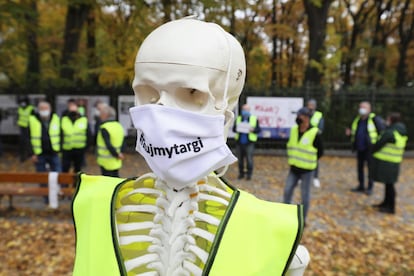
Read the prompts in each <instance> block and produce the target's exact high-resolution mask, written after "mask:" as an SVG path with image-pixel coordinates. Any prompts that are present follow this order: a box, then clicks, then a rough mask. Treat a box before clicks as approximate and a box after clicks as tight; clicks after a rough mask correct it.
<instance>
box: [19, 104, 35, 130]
mask: <svg viewBox="0 0 414 276" xmlns="http://www.w3.org/2000/svg"><path fill="white" fill-rule="evenodd" d="M32 111H33V106H32V105H28V106H26V107H21V106H19V108H18V109H17V116H18V119H17V125H18V126H20V127H28V126H29V117H30V115H31V114H32Z"/></svg>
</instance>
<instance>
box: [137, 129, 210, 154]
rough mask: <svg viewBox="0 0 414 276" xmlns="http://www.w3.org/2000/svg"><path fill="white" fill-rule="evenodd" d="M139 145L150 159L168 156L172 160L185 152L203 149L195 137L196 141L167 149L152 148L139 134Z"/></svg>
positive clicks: (198, 139)
mask: <svg viewBox="0 0 414 276" xmlns="http://www.w3.org/2000/svg"><path fill="white" fill-rule="evenodd" d="M139 143H140V144H141V146H142V148H143V149H144V150H145V151H146V152H147V153H148V154H149V155H150V156H151V157H153V156H168V158H172V156H173V155H178V154H182V153H187V152H199V151H200V150H201V149H202V148H203V147H204V145H203V142H202V141H201V138H200V137H197V140H194V141H191V142H188V143H183V144H179V145H177V144H174V145H173V146H167V147H154V146H153V145H152V144H148V143H147V142H146V141H145V136H144V133H141V136H140V137H139Z"/></svg>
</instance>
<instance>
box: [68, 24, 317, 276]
mask: <svg viewBox="0 0 414 276" xmlns="http://www.w3.org/2000/svg"><path fill="white" fill-rule="evenodd" d="M167 44H168V47H165V45H167ZM245 76H246V66H245V59H244V53H243V48H242V47H241V45H240V44H239V42H238V41H237V40H236V39H235V38H234V37H233V36H231V35H230V34H229V33H227V32H226V31H225V30H224V29H222V28H221V27H220V26H219V25H217V24H214V23H207V22H203V21H199V20H196V19H193V18H185V19H180V20H175V21H171V22H168V23H166V24H163V25H161V26H160V27H158V28H157V29H155V30H154V31H153V32H152V33H151V34H150V35H149V36H148V37H147V38H146V39H145V40H144V42H143V44H142V45H141V47H140V49H139V51H138V54H137V57H136V59H135V77H134V81H133V89H134V93H135V102H136V106H135V107H132V108H131V109H130V115H131V119H132V122H133V124H134V127H135V128H136V131H137V143H136V150H137V151H138V152H139V153H140V154H141V155H142V157H143V158H144V159H145V161H146V164H147V165H148V168H149V169H150V170H151V172H149V173H146V174H144V175H142V176H140V177H138V178H136V179H135V178H128V179H123V178H115V177H105V176H90V175H85V174H82V175H81V176H80V184H78V190H77V192H76V196H75V199H74V201H73V204H72V206H73V214H74V223H75V227H76V257H75V265H74V271H73V275H74V276H78V275H82V276H83V275H111V276H112V275H144V274H145V275H161V276H167V275H210V276H215V275H244V276H255V275H285V274H286V275H289V273H291V275H302V274H303V271H304V269H305V268H306V265H307V264H308V262H309V254H308V252H307V250H306V248H304V247H303V246H299V242H300V239H301V235H302V231H303V213H302V207H301V206H299V205H290V204H283V203H275V202H268V201H264V200H260V199H258V198H256V197H255V196H253V195H251V194H249V193H247V192H243V191H240V190H239V189H237V188H235V187H232V186H231V185H229V184H227V182H226V181H225V180H224V179H223V178H222V176H223V174H224V173H225V168H226V167H227V166H229V165H230V164H232V163H234V162H236V158H235V157H234V156H233V154H232V152H231V150H230V149H229V148H228V146H227V145H226V138H227V131H228V129H229V127H230V126H231V125H232V124H233V116H234V114H233V112H232V110H233V108H234V106H235V105H236V103H237V101H238V97H239V95H240V92H241V91H242V88H243V85H244V80H245ZM103 125H105V123H103ZM215 171H216V172H215Z"/></svg>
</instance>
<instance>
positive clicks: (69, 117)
mask: <svg viewBox="0 0 414 276" xmlns="http://www.w3.org/2000/svg"><path fill="white" fill-rule="evenodd" d="M61 137H62V138H61V141H62V171H63V172H69V170H70V168H71V166H72V165H73V167H74V172H79V171H81V168H82V165H83V163H84V158H85V152H86V149H87V147H88V145H89V139H90V138H89V137H90V130H89V124H88V118H87V117H85V116H82V115H81V114H80V113H79V111H78V105H77V103H76V102H75V101H71V102H68V110H67V112H66V113H65V115H64V116H63V117H62V119H61Z"/></svg>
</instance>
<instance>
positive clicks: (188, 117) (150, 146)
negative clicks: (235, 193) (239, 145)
mask: <svg viewBox="0 0 414 276" xmlns="http://www.w3.org/2000/svg"><path fill="white" fill-rule="evenodd" d="M130 114H131V118H132V121H133V123H134V126H135V128H136V129H137V145H136V150H137V151H138V152H139V153H140V154H141V155H142V156H143V157H144V158H145V161H146V162H147V164H148V166H149V167H150V168H151V170H152V171H153V172H154V173H155V174H156V175H157V177H159V178H160V179H162V180H164V181H165V182H166V183H167V184H168V185H170V186H172V187H174V188H176V189H181V188H184V187H185V186H187V185H188V184H190V183H193V182H195V181H197V180H199V179H201V178H202V177H204V176H206V175H208V174H209V173H211V172H212V171H214V170H217V169H219V168H221V167H224V166H226V165H229V164H231V163H233V162H235V161H236V160H237V159H236V157H234V155H233V154H232V152H231V150H230V149H229V148H228V147H227V145H226V141H225V139H224V115H204V114H199V113H194V112H190V111H184V110H181V109H176V108H171V107H168V106H163V105H155V104H147V105H142V106H137V107H132V108H130Z"/></svg>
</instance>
